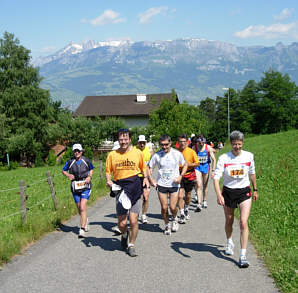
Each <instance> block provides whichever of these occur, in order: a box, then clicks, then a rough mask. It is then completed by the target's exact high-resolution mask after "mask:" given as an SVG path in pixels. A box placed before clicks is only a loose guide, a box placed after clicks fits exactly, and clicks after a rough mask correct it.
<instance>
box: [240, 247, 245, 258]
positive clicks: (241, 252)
mask: <svg viewBox="0 0 298 293" xmlns="http://www.w3.org/2000/svg"><path fill="white" fill-rule="evenodd" d="M242 255H244V256H245V255H246V249H242V248H241V249H240V256H242Z"/></svg>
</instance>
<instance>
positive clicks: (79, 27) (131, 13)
mask: <svg viewBox="0 0 298 293" xmlns="http://www.w3.org/2000/svg"><path fill="white" fill-rule="evenodd" d="M5 31H8V32H10V33H13V34H14V35H15V37H17V38H18V39H19V40H20V42H21V44H22V45H23V46H25V47H26V48H27V49H30V50H31V54H32V56H33V57H38V56H41V55H49V54H52V53H54V52H55V51H57V50H59V49H61V48H63V47H64V46H66V45H67V44H68V43H70V42H71V41H74V42H76V43H82V42H84V41H87V40H95V41H105V40H119V39H131V40H132V41H143V40H145V41H146V40H147V41H154V40H173V39H178V38H204V39H208V40H218V41H224V42H229V43H233V44H235V45H239V46H247V45H248V46H250V45H265V46H270V45H275V44H276V43H277V42H283V43H284V44H286V45H287V44H290V43H292V42H297V41H298V1H297V0H283V1H280V0H271V1H270V0H268V1H267V0H258V1H257V0H250V1H247V0H238V1H232V0H230V1H229V0H217V1H215V0H209V1H208V0H203V1H201V0H164V1H162V0H147V1H145V0H104V1H102V0H85V1H82V0H80V1H79V0H0V35H1V38H2V37H3V33H4V32H5Z"/></svg>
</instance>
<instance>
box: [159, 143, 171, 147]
mask: <svg viewBox="0 0 298 293" xmlns="http://www.w3.org/2000/svg"><path fill="white" fill-rule="evenodd" d="M169 144H170V143H169V142H168V143H161V144H160V146H162V147H163V146H165V147H167V146H168V145H169Z"/></svg>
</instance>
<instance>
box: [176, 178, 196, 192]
mask: <svg viewBox="0 0 298 293" xmlns="http://www.w3.org/2000/svg"><path fill="white" fill-rule="evenodd" d="M195 182H196V181H195V180H188V179H187V178H185V177H182V180H181V183H180V184H181V188H183V189H184V190H185V192H190V191H192V189H193V188H194V186H195Z"/></svg>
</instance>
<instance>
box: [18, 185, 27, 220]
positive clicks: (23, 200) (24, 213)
mask: <svg viewBox="0 0 298 293" xmlns="http://www.w3.org/2000/svg"><path fill="white" fill-rule="evenodd" d="M19 185H20V199H21V214H22V222H23V224H25V223H26V221H27V209H26V184H25V181H24V180H21V181H20V182H19Z"/></svg>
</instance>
